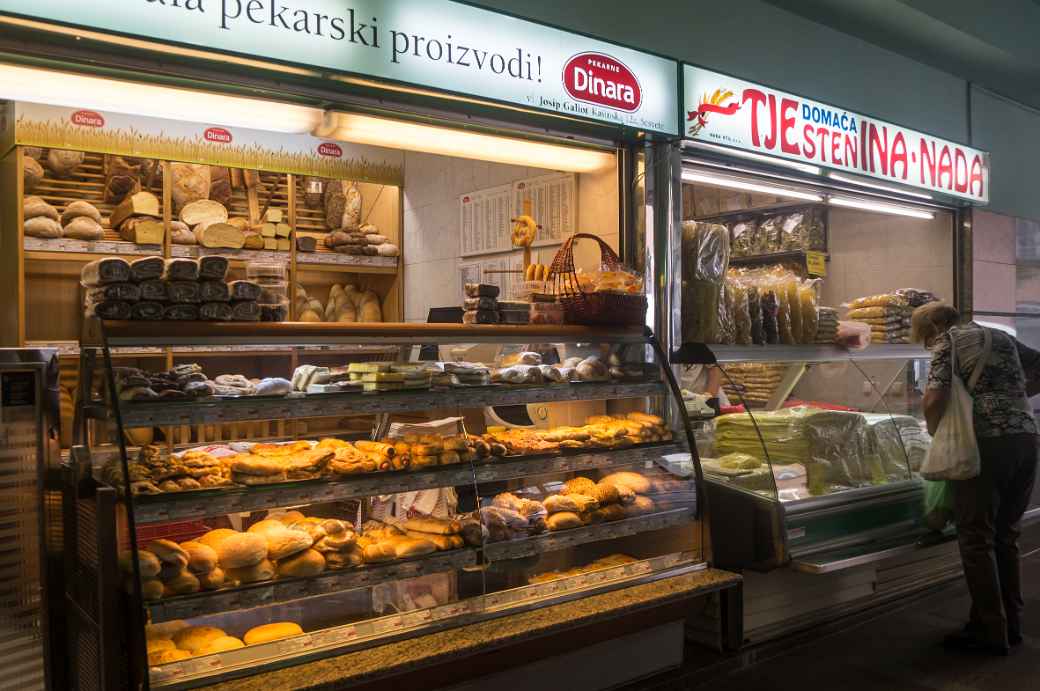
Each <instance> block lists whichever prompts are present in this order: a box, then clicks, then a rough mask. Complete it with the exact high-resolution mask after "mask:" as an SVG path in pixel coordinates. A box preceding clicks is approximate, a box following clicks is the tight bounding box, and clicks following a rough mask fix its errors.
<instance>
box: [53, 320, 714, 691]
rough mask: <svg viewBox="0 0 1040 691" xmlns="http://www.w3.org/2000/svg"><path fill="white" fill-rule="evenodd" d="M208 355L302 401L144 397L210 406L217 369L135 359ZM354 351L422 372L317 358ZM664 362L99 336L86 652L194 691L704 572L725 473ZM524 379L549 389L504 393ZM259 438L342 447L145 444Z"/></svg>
mask: <svg viewBox="0 0 1040 691" xmlns="http://www.w3.org/2000/svg"><path fill="white" fill-rule="evenodd" d="M419 344H435V345H436V346H437V347H438V349H439V352H440V355H439V357H438V358H437V359H434V360H419V359H417V356H418V353H419V351H420V348H418V347H417V346H418V345H419ZM202 345H205V346H207V347H227V348H239V347H245V346H249V347H257V348H264V349H266V350H270V351H276V350H279V349H282V348H289V347H291V348H297V349H298V355H297V357H298V358H299V359H300V362H299V364H298V365H297V368H296V369H295V371H292V370H287V369H281V370H271V371H267V372H265V373H264V374H266V375H269V376H271V377H284V378H285V380H284V381H285V382H286V383H287V384H289V387H288V389H289V390H280V389H279V390H274V389H272V390H270V392H269V395H263V394H264V393H265V392H260V393H258V394H256V393H255V394H251V395H214V396H204V397H201V398H192V399H189V400H184V399H180V400H178V398H179V397H170V398H169V399H164V398H162V397H142V396H140V395H139V393H140V392H139V390H140V389H142V388H149V387H151V388H154V389H161V390H167V389H163V387H170V388H169V389H168V390H173V387H176V386H177V385H178V384H179V385H181V386H184V385H188V386H190V383H191V381H192V380H194V379H196V378H197V376H196V375H198V374H199V373H200V372H199V368H198V367H197V366H193V365H192V364H189V363H180V364H179V365H175V366H174V367H173V369H172V371H171V372H159V371H158V370H152V371H146V370H133V369H129V368H126V367H122V366H121V364H119V363H118V361H116V360H114V359H113V353H114V352H117V351H116V349H122V348H151V347H160V346H161V347H168V348H173V349H175V350H177V349H179V348H186V347H193V346H202ZM347 345H350V346H357V347H360V346H380V347H383V348H386V349H392V350H393V351H394V352H395V353H396V356H395V357H390V358H387V359H386V360H385V361H384V360H379V361H375V360H373V361H369V362H354V363H353V364H350V365H340V366H333V367H328V366H327V365H324V364H322V362H323V361H322V358H321V357H320V356H315V355H314V354H313V351H312V350H310V349H309V348H312V347H313V348H316V347H324V348H336V347H342V346H347ZM661 355H662V351H661V349H660V347H659V346H658V345H657V341H656V339H655V338H654V337H653V336H652V335H651V334H650V333H649V332H644V330H643V329H640V328H634V329H599V328H591V327H575V326H553V325H546V326H535V325H530V326H470V325H466V326H463V325H408V324H355V325H332V324H307V323H269V324H263V323H261V324H255V323H254V324H235V323H219V324H207V323H201V322H184V323H180V324H171V323H166V322H157V323H142V322H112V321H106V322H101V321H97V320H91V321H89V322H88V323H87V328H86V331H85V333H84V336H83V340H82V344H81V366H82V375H81V393H82V395H83V398H81V399H80V400H81V401H82V405H81V406H79V408H78V414H79V418H78V420H77V436H78V437H79V439H78V441H80V442H82V445H81V446H77V447H76V448H75V452H74V453H73V463H72V464H71V465H70V467H69V469H68V478H67V493H66V505H67V509H69V510H68V511H66V535H67V536H77V537H78V539H76V545H75V546H74V545H73V544H70V545H69V552H68V553H69V554H75V555H78V557H77V559H75V560H70V563H69V568H70V570H71V571H72V573H70V574H69V576H70V577H69V579H68V582H69V584H71V585H70V593H69V598H70V600H71V601H72V602H74V603H76V605H77V606H76V608H75V611H76V617H75V619H76V621H75V623H74V626H73V628H74V634H73V635H74V636H75V637H76V638H77V639H78V640H80V641H81V645H83V646H90V645H93V646H97V649H99V650H100V651H101V654H100V655H99V656H98V659H99V660H100V661H101V664H102V665H103V666H104V667H105V669H106V670H107V672H108V676H106V678H107V679H109V680H110V681H111V683H113V686H112V687H113V688H116V687H117V686H119V685H121V684H122V683H126V682H129V683H130V684H131V685H135V684H136V683H140V682H143V683H144V684H145V685H146V686H149V687H151V688H189V687H193V686H200V685H204V684H209V683H213V682H215V681H217V680H221V679H227V678H232V677H236V676H243V675H249V674H255V673H258V672H260V671H264V670H269V669H272V668H276V667H280V666H286V665H292V664H296V663H299V662H301V661H305V660H311V659H315V658H319V657H323V656H330V655H334V654H341V653H343V652H346V651H350V650H354V649H360V648H365V647H371V646H378V645H381V644H384V643H388V642H390V641H394V640H399V639H403V638H408V637H412V636H417V635H421V634H425V633H429V632H432V631H436V630H438V629H444V628H448V627H456V626H460V625H463V624H469V623H473V622H477V621H480V620H484V619H489V618H494V617H498V616H503V615H507V614H511V613H516V612H519V611H523V610H527V609H532V608H540V607H543V606H546V605H549V604H553V603H560V602H564V601H566V600H570V599H575V598H582V597H586V596H589V595H592V594H596V593H600V592H605V591H610V590H613V589H617V588H621V587H625V586H629V585H633V584H637V583H645V582H649V581H653V580H656V579H660V578H663V577H665V576H673V575H679V574H682V573H686V572H691V571H696V570H698V569H701V568H703V567H704V558H703V553H702V536H701V534H700V523H699V522H698V521H697V520H696V518H697V517H698V510H699V508H698V502H697V496H698V495H697V490H698V487H699V479H700V477H699V469H698V464H697V463H696V460H695V456H692V455H691V453H690V448H689V443H690V439H691V436H690V435H691V433H692V432H691V428H690V427H689V422H688V419H687V418H686V416H685V414H684V413H683V414H675V413H674V412H672V411H673V410H676V409H678V410H679V411H680V412H681V411H682V409H681V406H675V405H673V404H672V403H670V402H672V401H677V400H678V398H677V395H678V388H677V382H676V381H675V380H674V378H673V377H672V374H671V370H670V369H669V368H667V367H662V366H661V363H662V362H663V360H662V358H661ZM314 363H316V364H314ZM516 363H521V364H525V365H529V366H531V367H533V368H534V369H535V370H537V371H539V373H540V377H539V378H538V381H537V382H536V383H512V382H509V381H508V377H506V378H504V377H503V376H502V372H503V371H505V369H507V368H508V367H509V366H513V365H515V364H516ZM209 374H211V375H217V373H216V372H210V373H209ZM290 375H293V376H292V381H289V377H290ZM97 380H100V382H101V384H102V385H101V386H100V392H101V393H100V394H98V395H90V394H89V392H90V391H94V390H98V388H99V387H97V386H94V382H95V381H97ZM178 380H179V381H178ZM316 382H318V383H316ZM357 416H367V417H364V418H363V419H365V420H373V419H374V420H375V422H374V425H370V426H369V427H368V428H367V429H364V430H363V431H362V430H361V429H359V428H358V427H357V426H356V425H352V424H351V423H350V420H351V419H353V418H356V417H357ZM372 416H375V417H374V418H373V417H372ZM257 419H260V420H273V419H277V420H282V421H284V422H285V424H286V431H287V432H288V431H289V430H291V429H296V428H293V427H292V425H291V423H292V422H293V421H297V420H303V419H308V420H319V419H320V420H323V421H324V424H323V425H318V426H316V427H315V428H314V429H315V430H316V431H314V432H312V433H309V434H286V435H285V436H284V437H282V438H281V439H278V440H277V441H267V440H260V441H257V440H255V439H252V438H250V437H249V436H248V434H243V435H241V436H240V438H238V439H236V440H234V441H230V442H218V443H210V444H205V445H200V444H193V445H188V446H184V445H177V444H170V443H155V444H144V445H135V444H134V439H135V435H136V432H137V431H139V430H149V431H153V433H154V435H155V440H156V442H158V440H159V438H160V436H165V437H166V439H167V440H168V441H172V440H173V439H176V436H175V435H174V436H166V433H167V432H168V431H170V430H175V429H177V428H179V427H181V426H185V425H188V426H192V425H213V424H223V425H233V426H237V427H238V428H239V429H243V430H244V429H246V428H247V426H248V425H249V424H250V422H251V421H253V420H257ZM105 428H107V429H108V430H109V431H110V433H109V434H108V435H104V436H102V435H99V430H101V429H105ZM113 430H115V431H114V432H113ZM101 438H103V439H107V440H110V442H109V443H100V442H99V441H98V440H99V439H101ZM71 539H75V538H71ZM124 651H125V652H126V654H125V655H124Z"/></svg>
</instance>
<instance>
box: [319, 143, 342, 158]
mask: <svg viewBox="0 0 1040 691" xmlns="http://www.w3.org/2000/svg"><path fill="white" fill-rule="evenodd" d="M318 153H319V154H321V155H322V156H328V157H329V158H343V149H342V147H340V145H339V144H335V143H333V142H322V143H321V144H318Z"/></svg>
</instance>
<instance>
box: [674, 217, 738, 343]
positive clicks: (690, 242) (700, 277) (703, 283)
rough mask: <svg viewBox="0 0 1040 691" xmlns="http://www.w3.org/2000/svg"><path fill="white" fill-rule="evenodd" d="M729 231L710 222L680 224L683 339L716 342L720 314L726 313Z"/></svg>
mask: <svg viewBox="0 0 1040 691" xmlns="http://www.w3.org/2000/svg"><path fill="white" fill-rule="evenodd" d="M729 258H730V246H729V230H728V229H727V228H726V226H723V225H719V224H712V223H698V222H695V221H685V222H683V224H682V279H683V280H682V339H683V342H684V343H718V342H719V315H720V310H721V313H725V302H724V296H723V293H724V290H723V285H724V282H725V277H726V271H727V270H728V269H729Z"/></svg>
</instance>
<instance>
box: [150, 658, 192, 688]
mask: <svg viewBox="0 0 1040 691" xmlns="http://www.w3.org/2000/svg"><path fill="white" fill-rule="evenodd" d="M184 675H185V671H184V667H183V666H182V663H179V662H178V663H174V664H169V665H163V666H162V667H152V670H151V680H152V683H155V682H163V681H170V680H171V679H179V678H181V677H183V676H184Z"/></svg>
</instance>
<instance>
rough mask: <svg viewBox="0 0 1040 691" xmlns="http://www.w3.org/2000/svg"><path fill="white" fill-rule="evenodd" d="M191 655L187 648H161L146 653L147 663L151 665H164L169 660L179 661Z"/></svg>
mask: <svg viewBox="0 0 1040 691" xmlns="http://www.w3.org/2000/svg"><path fill="white" fill-rule="evenodd" d="M189 657H191V652H189V651H187V650H178V649H174V650H163V651H161V652H158V653H149V654H148V664H149V665H151V666H153V667H154V666H156V665H165V664H168V663H170V662H180V661H181V660H187V659H188V658H189Z"/></svg>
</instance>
